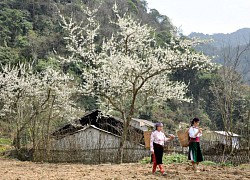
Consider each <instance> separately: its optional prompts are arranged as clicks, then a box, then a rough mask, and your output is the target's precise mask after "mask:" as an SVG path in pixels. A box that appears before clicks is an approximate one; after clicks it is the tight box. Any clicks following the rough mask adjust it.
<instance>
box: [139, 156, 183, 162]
mask: <svg viewBox="0 0 250 180" xmlns="http://www.w3.org/2000/svg"><path fill="white" fill-rule="evenodd" d="M187 161H188V159H187V156H185V155H182V154H171V155H165V154H164V155H163V158H162V162H163V164H173V163H185V162H187ZM150 162H151V157H145V158H143V159H142V160H141V161H140V163H142V164H148V163H150Z"/></svg>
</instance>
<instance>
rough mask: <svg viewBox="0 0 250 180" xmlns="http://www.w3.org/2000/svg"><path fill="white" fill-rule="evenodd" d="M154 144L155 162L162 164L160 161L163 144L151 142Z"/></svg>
mask: <svg viewBox="0 0 250 180" xmlns="http://www.w3.org/2000/svg"><path fill="white" fill-rule="evenodd" d="M153 145H154V155H155V159H156V163H157V165H158V164H163V163H162V157H163V146H162V145H160V144H156V143H153Z"/></svg>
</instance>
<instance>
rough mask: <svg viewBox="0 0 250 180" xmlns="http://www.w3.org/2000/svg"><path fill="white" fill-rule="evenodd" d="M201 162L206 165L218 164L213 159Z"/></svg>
mask: <svg viewBox="0 0 250 180" xmlns="http://www.w3.org/2000/svg"><path fill="white" fill-rule="evenodd" d="M201 164H203V165H206V166H217V165H218V164H217V163H215V162H213V161H203V162H201Z"/></svg>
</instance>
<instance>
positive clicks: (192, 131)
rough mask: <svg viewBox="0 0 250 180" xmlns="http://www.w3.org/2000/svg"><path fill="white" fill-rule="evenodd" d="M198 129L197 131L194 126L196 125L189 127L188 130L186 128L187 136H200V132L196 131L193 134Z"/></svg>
mask: <svg viewBox="0 0 250 180" xmlns="http://www.w3.org/2000/svg"><path fill="white" fill-rule="evenodd" d="M198 131H199V129H198V128H196V127H190V128H189V130H188V134H189V137H191V138H196V137H201V136H202V133H198V134H197V135H196V136H195V134H196V133H197V132H198Z"/></svg>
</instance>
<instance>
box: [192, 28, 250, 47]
mask: <svg viewBox="0 0 250 180" xmlns="http://www.w3.org/2000/svg"><path fill="white" fill-rule="evenodd" d="M189 37H190V38H193V37H198V38H201V39H213V40H214V41H213V42H212V43H211V44H212V45H213V46H215V47H217V48H221V47H223V46H225V45H226V44H227V43H230V44H231V45H232V46H237V45H245V44H247V43H249V40H250V28H243V29H239V30H237V31H235V32H232V33H228V34H223V33H216V34H212V35H209V34H203V33H196V32H193V33H191V34H190V35H189Z"/></svg>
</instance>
